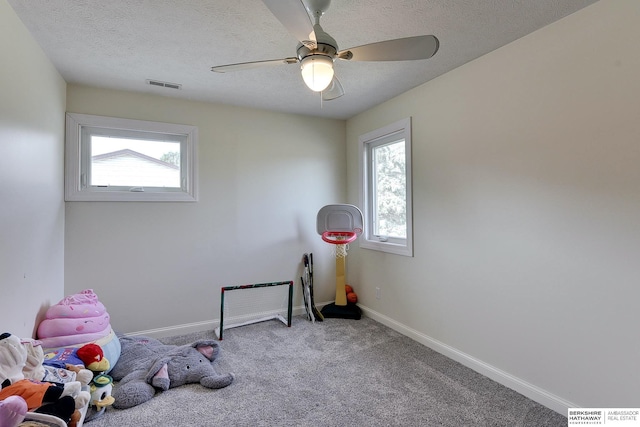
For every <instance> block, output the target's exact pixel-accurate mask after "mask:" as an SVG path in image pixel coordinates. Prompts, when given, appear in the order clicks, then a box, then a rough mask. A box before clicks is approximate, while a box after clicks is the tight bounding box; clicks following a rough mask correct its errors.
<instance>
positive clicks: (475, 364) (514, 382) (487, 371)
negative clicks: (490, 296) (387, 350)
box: [358, 304, 578, 416]
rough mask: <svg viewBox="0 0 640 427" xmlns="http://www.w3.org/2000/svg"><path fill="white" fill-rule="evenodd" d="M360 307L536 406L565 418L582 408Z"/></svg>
mask: <svg viewBox="0 0 640 427" xmlns="http://www.w3.org/2000/svg"><path fill="white" fill-rule="evenodd" d="M358 306H359V307H360V308H361V309H362V311H363V314H364V315H365V316H367V317H370V318H372V319H374V320H376V321H377V322H380V323H382V324H383V325H386V326H388V327H390V328H391V329H393V330H394V331H396V332H399V333H401V334H402V335H405V336H407V337H409V338H411V339H413V340H415V341H417V342H419V343H420V344H423V345H425V346H427V347H429V348H430V349H432V350H434V351H437V352H438V353H440V354H443V355H445V356H447V357H448V358H450V359H453V360H455V361H456V362H459V363H461V364H463V365H464V366H466V367H468V368H471V369H473V370H474V371H476V372H478V373H480V374H482V375H484V376H485V377H488V378H491V379H492V380H494V381H496V382H497V383H499V384H502V385H503V386H505V387H509V388H510V389H512V390H515V391H517V392H518V393H520V394H522V395H524V396H526V397H528V398H529V399H531V400H533V401H535V402H538V403H539V404H541V405H544V406H546V407H547V408H549V409H551V410H554V411H556V412H557V413H559V414H561V415H564V416H566V415H567V411H568V409H569V408H577V407H578V405H576V404H574V403H572V402H569V401H567V400H565V399H563V398H561V397H559V396H556V395H554V394H553V393H549V392H548V391H546V390H543V389H541V388H540V387H537V386H535V385H533V384H531V383H528V382H527V381H524V380H521V379H520V378H518V377H515V376H513V375H511V374H509V373H507V372H504V371H502V370H500V369H498V368H496V367H494V366H491V365H489V364H487V363H485V362H483V361H482V360H479V359H476V358H475V357H473V356H471V355H468V354H466V353H464V352H462V351H460V350H457V349H456V348H454V347H451V346H450V345H447V344H445V343H443V342H440V341H438V340H436V339H434V338H431V337H429V336H427V335H425V334H423V333H421V332H418V331H416V330H415V329H412V328H410V327H408V326H406V325H403V324H402V323H399V322H397V321H395V320H393V319H391V318H389V317H387V316H385V315H383V314H380V313H378V312H376V311H374V310H372V309H370V308H368V307H365V306H362V305H360V304H358Z"/></svg>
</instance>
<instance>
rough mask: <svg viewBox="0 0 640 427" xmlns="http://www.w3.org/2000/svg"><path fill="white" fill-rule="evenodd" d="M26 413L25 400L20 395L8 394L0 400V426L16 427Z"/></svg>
mask: <svg viewBox="0 0 640 427" xmlns="http://www.w3.org/2000/svg"><path fill="white" fill-rule="evenodd" d="M26 414H27V402H25V400H24V399H23V398H22V397H20V396H9V397H7V398H6V399H5V400H3V401H0V426H2V427H16V426H17V425H19V424H20V423H21V422H22V421H23V420H24V416H25V415H26Z"/></svg>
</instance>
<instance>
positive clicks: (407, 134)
mask: <svg viewBox="0 0 640 427" xmlns="http://www.w3.org/2000/svg"><path fill="white" fill-rule="evenodd" d="M392 134H398V135H400V136H401V137H403V138H404V141H405V162H406V164H405V167H406V174H407V176H406V187H407V188H406V192H407V193H406V194H407V195H406V204H407V205H406V212H407V218H406V220H407V238H406V239H388V240H385V239H384V238H378V237H376V236H372V233H371V226H372V224H371V222H372V220H371V215H372V207H371V202H372V201H371V200H370V193H369V191H370V189H371V184H370V181H369V180H370V176H369V159H368V154H367V153H368V150H367V147H368V146H369V145H370V144H372V143H375V142H376V141H379V140H380V139H383V138H385V137H387V136H389V135H392ZM358 140H359V155H360V171H359V172H360V177H361V181H360V206H362V207H363V208H364V209H363V215H364V231H363V233H362V236H361V237H360V239H358V241H359V243H360V247H361V248H365V249H372V250H377V251H381V252H387V253H392V254H397V255H404V256H410V257H412V256H413V199H412V194H413V191H412V172H411V117H408V118H405V119H402V120H399V121H397V122H395V123H391V124H389V125H387V126H385V127H383V128H380V129H377V130H374V131H372V132H369V133H367V134H364V135H361V136H360V138H359V139H358Z"/></svg>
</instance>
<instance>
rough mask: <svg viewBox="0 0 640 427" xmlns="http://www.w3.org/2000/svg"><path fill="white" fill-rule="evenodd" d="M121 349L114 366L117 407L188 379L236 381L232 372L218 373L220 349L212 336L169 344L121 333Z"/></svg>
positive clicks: (212, 384)
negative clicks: (126, 335)
mask: <svg viewBox="0 0 640 427" xmlns="http://www.w3.org/2000/svg"><path fill="white" fill-rule="evenodd" d="M120 345H121V347H122V352H121V354H120V359H119V360H118V363H116V365H115V366H114V367H113V369H112V370H111V374H110V375H111V376H112V377H113V379H114V380H116V381H120V382H119V383H118V384H117V385H116V387H115V388H114V392H113V397H114V398H115V403H114V404H113V406H114V408H120V409H124V408H130V407H132V406H136V405H139V404H141V403H144V402H146V401H148V400H149V399H151V398H152V397H153V396H154V395H155V392H156V390H155V389H156V388H157V389H159V390H168V389H169V388H173V387H178V386H181V385H184V384H189V383H198V382H199V383H200V384H202V385H203V386H205V387H207V388H222V387H226V386H228V385H229V384H231V383H232V382H233V374H230V373H229V374H224V375H220V374H218V373H217V372H216V371H215V369H214V367H213V362H214V360H215V359H216V357H217V356H218V354H219V352H220V348H219V344H218V343H217V342H216V341H213V340H205V341H197V342H195V343H193V344H190V345H183V346H175V345H166V344H163V343H161V342H160V341H158V340H156V339H154V338H149V337H120Z"/></svg>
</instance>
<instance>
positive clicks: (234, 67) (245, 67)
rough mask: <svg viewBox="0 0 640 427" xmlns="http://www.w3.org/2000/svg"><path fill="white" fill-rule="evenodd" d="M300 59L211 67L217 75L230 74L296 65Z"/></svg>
mask: <svg viewBox="0 0 640 427" xmlns="http://www.w3.org/2000/svg"><path fill="white" fill-rule="evenodd" d="M297 62H298V58H284V59H271V60H267V61H253V62H241V63H239V64H228V65H218V66H216V67H211V71H213V72H216V73H228V72H231V71H241V70H250V69H253V68H261V67H269V66H272V65H281V64H295V63H297Z"/></svg>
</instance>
